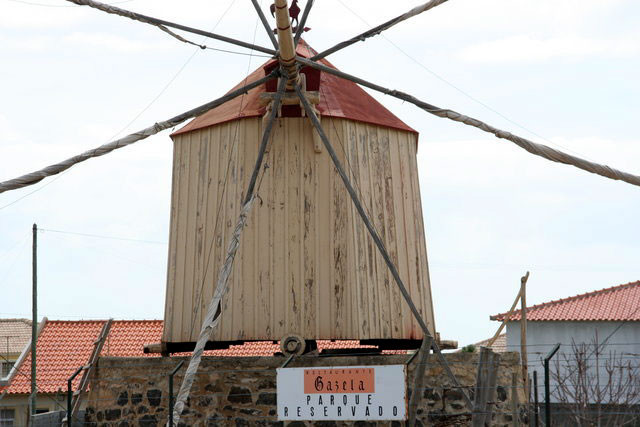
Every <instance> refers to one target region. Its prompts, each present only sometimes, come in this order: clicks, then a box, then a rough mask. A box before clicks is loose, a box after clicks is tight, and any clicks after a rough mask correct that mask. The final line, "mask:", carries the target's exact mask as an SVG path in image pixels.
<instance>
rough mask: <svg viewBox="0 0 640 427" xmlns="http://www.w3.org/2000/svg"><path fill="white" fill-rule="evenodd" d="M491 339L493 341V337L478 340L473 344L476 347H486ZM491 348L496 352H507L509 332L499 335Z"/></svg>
mask: <svg viewBox="0 0 640 427" xmlns="http://www.w3.org/2000/svg"><path fill="white" fill-rule="evenodd" d="M489 341H491V338H489V339H486V340H483V341H480V342H477V343H475V344H473V345H474V346H475V347H486V346H487V344H489ZM489 348H490V349H491V350H493V351H494V352H496V353H504V352H506V351H507V334H500V335H498V338H496V340H495V341H494V342H493V344H492V345H491V347H489ZM459 351H462V350H459Z"/></svg>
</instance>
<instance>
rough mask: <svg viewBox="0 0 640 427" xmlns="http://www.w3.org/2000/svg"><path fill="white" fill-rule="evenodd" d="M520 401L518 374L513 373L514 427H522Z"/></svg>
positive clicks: (512, 403) (512, 409)
mask: <svg viewBox="0 0 640 427" xmlns="http://www.w3.org/2000/svg"><path fill="white" fill-rule="evenodd" d="M519 403H520V402H519V399H518V374H517V373H515V372H513V373H512V374H511V412H512V413H513V422H512V424H511V425H512V426H514V427H518V426H519V425H520V409H519V408H518V406H519Z"/></svg>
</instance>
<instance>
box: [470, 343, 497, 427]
mask: <svg viewBox="0 0 640 427" xmlns="http://www.w3.org/2000/svg"><path fill="white" fill-rule="evenodd" d="M499 362H500V355H499V354H497V353H494V352H493V351H492V350H491V349H490V348H489V347H480V356H479V357H478V371H477V374H476V386H475V390H474V396H475V398H474V404H473V414H472V415H471V425H472V426H473V427H484V426H485V425H490V424H491V418H492V415H491V413H492V410H493V406H492V405H493V403H494V401H495V394H496V380H497V373H498V363H499Z"/></svg>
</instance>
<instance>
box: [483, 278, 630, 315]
mask: <svg viewBox="0 0 640 427" xmlns="http://www.w3.org/2000/svg"><path fill="white" fill-rule="evenodd" d="M639 285H640V280H636V281H635V282H628V283H623V284H621V285H615V286H610V287H608V288H603V289H598V290H595V291H590V292H585V293H582V294H578V295H573V296H570V297H566V298H560V299H557V300H551V301H547V302H543V303H540V304H536V305H532V306H531V307H526V310H527V314H528V313H529V312H531V311H533V310H536V309H539V308H542V307H548V306H552V305H558V304H563V303H566V302H569V301H576V300H580V299H583V298H588V297H592V296H594V295H601V294H606V293H609V292H614V291H618V290H620V289H624V288H630V287H633V286H639ZM521 311H522V310H521V309H518V310H514V311H513V313H512V314H511V316H515V315H518V314H520V313H521ZM507 313H508V311H507V312H504V313H500V314H496V315H493V316H489V319H490V320H500V319H501V318H504V317H505V316H506V315H507Z"/></svg>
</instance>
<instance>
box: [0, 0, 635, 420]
mask: <svg viewBox="0 0 640 427" xmlns="http://www.w3.org/2000/svg"><path fill="white" fill-rule="evenodd" d="M73 2H74V3H77V4H84V5H89V6H92V7H96V8H98V9H101V10H103V11H106V12H109V13H113V14H118V15H121V16H125V17H128V18H131V19H135V20H138V21H141V22H144V23H149V24H152V25H155V26H157V27H159V28H160V29H162V30H163V31H165V32H167V33H169V34H171V35H172V36H174V37H178V38H180V39H181V41H185V40H186V39H184V38H182V37H181V36H178V35H176V34H175V33H173V32H172V31H171V30H169V28H174V29H178V30H183V31H187V32H192V33H195V34H200V35H205V36H207V37H211V38H213V39H216V40H221V41H225V42H229V43H232V44H235V45H238V46H242V47H247V48H251V49H254V50H257V51H261V52H265V53H269V54H271V55H274V56H275V57H276V58H277V63H278V67H276V68H274V69H273V70H272V71H270V72H269V73H268V74H266V75H265V76H264V77H262V78H259V79H257V80H255V81H253V82H251V83H249V84H248V85H246V86H244V87H239V88H237V89H235V90H233V91H232V92H230V93H229V94H227V95H225V96H224V97H222V98H220V99H218V100H215V101H212V102H210V103H207V104H205V105H203V106H201V107H198V108H196V109H193V110H190V111H189V112H186V113H184V114H181V115H179V116H176V117H174V118H171V119H169V120H167V121H164V122H160V123H157V124H155V125H153V126H151V127H149V128H147V129H144V130H143V131H141V132H137V133H135V134H132V135H129V136H127V137H125V138H122V139H120V140H117V141H114V142H112V143H110V144H107V145H105V146H101V147H98V148H97V149H95V150H91V151H89V152H86V153H83V154H81V155H79V156H76V157H74V158H72V159H69V160H67V161H64V162H61V163H59V164H56V165H52V166H50V167H48V168H45V169H44V170H42V171H38V172H35V173H33V174H28V175H25V176H23V177H20V178H16V179H15V180H11V181H7V182H5V183H2V184H0V191H7V190H10V189H13V188H20V187H23V186H26V185H30V184H33V183H35V182H38V181H39V180H41V179H43V178H44V177H46V176H50V175H52V174H55V173H59V172H61V171H63V170H65V169H67V168H69V167H71V166H72V165H74V164H76V163H78V162H80V161H84V160H86V159H88V158H91V157H95V156H98V155H103V154H106V153H108V152H109V151H112V150H114V149H116V148H120V147H121V146H125V145H128V144H131V143H133V142H135V141H137V140H140V139H143V138H145V137H147V136H149V135H152V134H155V133H157V132H159V131H161V130H164V129H167V128H170V127H173V126H176V125H177V124H179V123H182V122H184V121H185V120H188V119H190V118H193V117H196V116H201V115H202V114H204V113H206V112H207V111H210V110H211V109H213V108H215V107H219V106H221V105H223V104H225V103H227V102H230V101H231V100H232V99H234V98H236V97H237V96H239V95H241V94H244V93H247V92H248V91H250V90H252V89H255V88H258V87H261V86H263V85H269V84H273V83H272V82H273V81H274V80H276V79H278V84H277V87H276V90H273V91H272V93H273V96H272V98H271V99H269V102H270V104H269V105H270V108H267V110H268V114H267V115H266V117H265V120H264V124H263V132H262V138H261V143H260V145H259V147H258V149H257V153H255V154H256V158H257V161H256V162H255V165H254V167H253V170H252V173H251V175H250V178H249V179H248V180H247V182H246V184H247V185H246V187H245V188H244V190H243V192H244V199H243V203H242V209H241V213H240V218H239V220H238V222H237V223H236V225H235V228H234V231H233V234H232V237H231V238H230V239H229V248H228V251H227V256H226V260H225V262H224V264H223V268H222V270H221V274H220V276H219V278H218V281H217V286H216V288H215V292H214V293H213V295H212V299H211V304H210V305H209V307H210V309H209V311H208V313H207V316H206V318H205V319H204V322H202V324H203V329H202V331H201V334H200V338H201V339H199V340H198V344H197V346H196V351H195V352H194V355H195V357H194V359H193V366H194V368H192V369H190V371H192V372H193V369H197V361H198V358H199V354H198V351H201V350H202V349H204V346H205V345H206V342H207V341H208V337H209V336H210V335H211V330H212V329H213V328H214V327H215V325H216V322H217V321H219V319H220V318H221V317H220V316H222V315H223V312H224V310H223V309H222V306H221V301H222V297H223V295H224V294H225V291H226V289H227V286H228V280H229V276H230V273H231V268H232V263H233V260H234V256H235V253H236V251H237V250H238V245H239V244H240V240H241V233H242V232H243V230H244V228H245V225H246V222H247V220H248V218H249V215H250V212H251V209H252V206H253V205H254V203H256V198H255V189H256V185H259V182H260V181H259V178H260V175H261V172H262V170H263V168H262V165H263V159H264V154H265V152H266V150H267V148H268V145H269V141H270V138H271V130H272V128H273V126H274V122H275V120H276V118H277V116H278V114H279V112H280V111H281V108H280V107H281V104H286V103H290V102H293V103H297V104H298V107H299V108H300V114H301V115H302V112H303V111H304V115H305V117H307V118H308V120H309V123H310V124H311V125H312V126H313V128H314V130H315V134H314V135H317V136H316V137H313V138H314V139H315V141H314V149H317V150H326V155H328V156H329V158H330V160H331V162H332V163H333V165H334V167H335V168H336V171H337V174H338V177H339V178H340V180H341V181H342V183H343V184H344V186H345V188H346V191H347V193H348V196H349V198H351V199H352V202H353V204H354V209H355V211H356V214H357V215H358V217H359V218H360V219H361V220H362V222H363V224H364V226H365V227H366V229H367V231H368V233H369V234H370V235H371V239H372V241H373V242H374V244H375V246H376V248H377V250H378V251H379V252H380V254H381V257H382V258H383V261H384V263H385V264H386V266H387V267H388V268H389V271H390V274H391V276H392V278H393V281H394V282H395V284H396V285H397V286H398V290H399V292H400V294H401V295H402V297H403V298H404V299H405V302H406V304H407V306H408V307H409V309H410V311H411V313H412V315H413V316H414V320H415V322H417V324H418V326H419V328H420V331H421V332H422V334H423V335H424V336H425V337H429V336H432V335H433V334H432V332H433V331H432V330H430V329H429V325H428V322H425V320H424V318H423V316H424V313H421V312H420V310H419V309H418V308H417V307H416V306H415V304H414V302H413V299H412V297H411V293H410V292H409V291H408V290H407V287H406V286H405V283H404V282H405V281H403V280H402V277H401V274H400V273H399V271H398V268H397V266H396V265H395V263H394V262H393V259H392V258H393V257H392V256H391V255H390V254H389V253H388V251H387V248H386V246H385V242H384V241H383V239H381V237H380V235H379V233H378V231H377V230H376V227H375V224H373V223H372V219H371V217H370V215H369V214H368V212H366V209H365V208H364V207H363V205H362V203H361V200H360V199H361V195H360V194H359V191H358V189H357V186H356V185H355V184H354V182H353V180H352V179H351V177H350V174H349V172H348V170H347V169H345V167H344V164H343V162H341V161H340V157H339V153H338V152H336V150H335V148H334V146H333V144H332V141H331V138H330V137H329V136H328V135H327V130H326V128H325V127H323V125H322V123H321V121H320V118H319V117H318V111H317V110H316V108H315V107H314V102H313V101H314V99H313V97H314V94H312V93H310V92H312V91H310V90H309V86H308V85H307V83H309V81H308V80H307V79H308V75H311V72H310V71H309V70H308V71H307V73H303V72H301V70H300V68H301V67H307V68H308V69H314V70H318V71H320V72H322V73H325V74H327V75H333V76H336V77H339V78H341V79H345V80H348V81H351V82H355V83H358V84H360V85H362V86H365V87H368V88H370V89H373V90H376V91H379V92H382V93H385V94H387V95H390V96H393V97H396V98H399V99H402V100H404V101H407V102H411V103H413V104H415V105H417V106H418V107H419V108H422V109H423V110H425V111H426V112H428V113H430V114H433V115H436V116H438V117H441V118H448V119H451V120H454V121H458V122H461V123H464V124H466V125H470V126H473V127H476V128H479V129H481V130H483V131H486V132H490V133H493V134H494V135H496V136H497V137H499V138H502V139H506V140H509V141H511V142H513V143H515V144H517V145H519V146H520V147H522V148H524V149H526V150H527V151H529V152H531V153H533V154H536V155H539V156H542V157H545V158H547V159H549V160H552V161H556V162H561V163H567V164H571V165H574V166H576V167H579V168H582V169H584V170H587V171H589V172H593V173H597V174H600V175H603V176H606V177H609V178H612V179H620V180H623V181H626V182H629V183H632V184H634V185H640V178H639V177H637V176H633V175H630V174H627V173H624V172H620V171H617V170H614V169H611V168H608V167H606V166H602V165H598V164H595V163H592V162H587V161H585V160H582V159H579V158H576V157H574V156H570V155H568V154H565V153H562V152H559V151H557V150H554V149H551V148H549V147H546V146H543V145H540V144H536V143H534V142H531V141H528V140H526V139H524V138H520V137H518V136H515V135H513V134H510V133H508V132H505V131H502V130H500V129H496V128H494V127H491V126H489V125H487V124H485V123H483V122H481V121H479V120H475V119H473V118H470V117H467V116H464V115H461V114H459V113H456V112H454V111H452V110H447V109H442V108H438V107H436V106H434V105H431V104H428V103H426V102H423V101H420V100H418V99H416V98H414V97H412V96H410V95H408V94H405V93H402V92H398V91H393V90H390V89H386V88H384V87H382V86H379V85H376V84H373V83H370V82H367V81H365V80H362V79H359V78H357V77H355V76H353V75H350V74H346V73H344V72H341V71H338V70H336V69H334V68H332V67H331V66H329V65H327V64H325V63H323V62H322V61H321V60H322V59H323V58H325V57H326V56H328V55H330V54H331V53H334V52H336V51H338V50H340V49H343V48H345V47H347V46H349V45H351V44H354V43H356V42H358V41H362V40H365V39H366V38H368V37H372V36H374V35H376V34H379V33H380V32H382V31H384V30H386V29H388V28H390V27H391V26H393V25H396V24H398V23H400V22H402V21H404V20H406V19H408V18H410V17H412V16H415V15H417V14H419V13H422V12H424V11H427V10H429V9H431V8H433V7H435V6H438V5H440V4H442V3H444V0H441V1H430V2H427V3H425V4H424V5H422V6H420V7H417V8H414V9H412V10H411V11H409V12H407V13H406V14H403V15H401V16H399V17H397V18H394V19H392V20H390V21H388V22H386V23H384V24H382V25H380V26H378V27H375V28H373V29H372V30H370V31H367V32H365V33H363V34H360V35H358V36H356V37H354V38H352V39H350V40H347V41H345V42H343V43H340V44H338V45H336V46H334V47H332V48H330V49H327V50H325V51H322V52H320V53H316V52H312V54H311V55H308V56H307V57H304V56H303V55H301V54H299V53H297V52H296V48H297V46H298V44H299V43H298V42H299V41H300V34H301V32H302V30H303V29H304V24H305V22H306V19H307V17H308V15H309V12H310V10H311V7H312V5H313V2H312V1H309V2H307V4H306V6H305V10H304V12H303V15H302V17H301V19H300V24H299V25H298V30H297V31H296V34H295V35H294V34H293V32H292V29H291V24H290V20H289V18H290V17H289V13H288V8H287V2H286V0H279V1H277V2H276V8H275V13H276V18H277V28H278V31H277V36H278V38H277V40H276V39H275V37H274V36H273V33H272V30H271V28H270V27H269V26H268V25H267V21H266V18H265V17H264V14H263V13H262V12H261V11H260V10H259V8H257V7H256V10H257V11H258V13H259V15H260V17H261V20H262V22H263V24H264V25H265V29H266V30H267V32H268V33H269V35H270V39H271V41H272V43H273V45H274V49H276V50H273V49H269V48H263V47H260V46H255V45H253V44H249V43H245V42H241V41H238V40H233V39H230V38H228V37H224V36H220V35H217V34H213V33H210V32H205V31H201V30H196V29H193V28H189V27H186V26H183V25H180V24H175V23H171V22H169V21H164V20H159V19H155V18H151V17H148V16H144V15H140V14H136V13H133V12H129V11H126V10H123V9H119V8H116V7H113V6H109V5H105V4H101V3H97V2H93V1H73ZM254 5H256V2H255V1H254ZM256 6H257V5H256ZM270 82H271V83H270ZM294 94H295V95H294ZM320 97H321V94H320ZM202 339H204V342H203V343H202V344H201V341H202ZM433 346H434V350H435V351H436V352H438V344H437V341H434V342H433ZM188 386H189V384H188V383H187V384H186V386H184V387H186V390H187V391H188ZM181 394H182V395H183V393H181ZM180 401H182V402H184V400H179V404H178V407H177V413H178V415H179V409H180V406H179V405H180Z"/></svg>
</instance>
